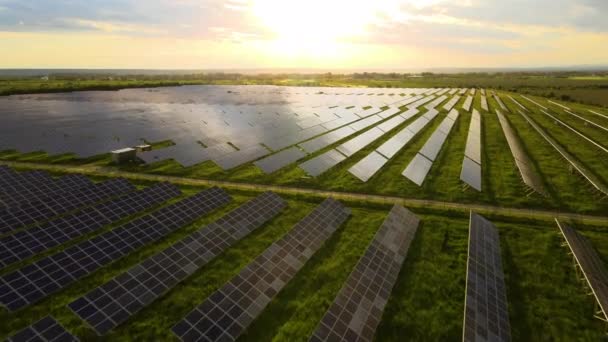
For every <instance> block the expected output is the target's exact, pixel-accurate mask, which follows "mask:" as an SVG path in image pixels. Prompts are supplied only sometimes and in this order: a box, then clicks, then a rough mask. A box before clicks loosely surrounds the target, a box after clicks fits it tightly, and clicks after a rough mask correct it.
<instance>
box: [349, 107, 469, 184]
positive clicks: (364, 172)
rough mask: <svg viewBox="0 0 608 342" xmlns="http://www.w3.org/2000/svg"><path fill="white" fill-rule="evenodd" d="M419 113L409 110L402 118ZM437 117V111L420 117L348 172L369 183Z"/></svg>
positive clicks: (430, 111) (431, 111)
mask: <svg viewBox="0 0 608 342" xmlns="http://www.w3.org/2000/svg"><path fill="white" fill-rule="evenodd" d="M417 113H418V110H416V109H413V110H408V111H407V112H404V113H402V114H401V116H400V117H401V118H402V119H403V120H404V121H405V120H407V119H409V118H411V117H413V116H415V115H416V114H417ZM456 114H457V112H456ZM437 115H438V112H437V111H436V110H434V109H431V110H429V111H428V112H427V113H425V115H423V116H421V117H419V118H418V119H416V120H415V121H414V122H412V123H411V124H410V125H408V126H407V127H405V128H403V129H402V130H401V131H399V132H398V133H397V134H395V135H394V136H392V137H391V138H389V139H388V140H387V141H385V142H384V143H383V144H382V145H380V146H379V147H378V148H377V149H376V150H375V151H373V152H371V153H370V154H368V155H367V156H366V157H364V158H363V159H361V160H360V161H358V162H357V163H356V164H355V165H353V166H352V167H351V168H350V169H349V170H348V172H350V173H351V174H352V175H353V176H355V177H357V178H359V179H360V180H361V181H363V182H367V181H368V180H369V179H370V178H371V177H372V176H373V175H375V174H376V173H377V172H378V171H379V170H380V169H381V168H382V167H383V166H384V165H385V164H386V163H388V161H389V160H390V159H391V158H392V157H393V156H394V155H395V154H397V153H398V152H399V151H400V150H401V149H403V147H405V145H407V143H408V142H410V141H411V140H412V139H413V138H414V137H415V136H416V135H417V134H418V133H419V132H420V131H421V130H422V129H423V128H424V127H426V125H428V123H429V122H431V120H433V119H434V118H435V117H436V116H437ZM451 118H452V119H453V120H455V117H454V115H451ZM450 128H451V126H450ZM427 171H428V170H427Z"/></svg>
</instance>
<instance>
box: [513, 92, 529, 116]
mask: <svg viewBox="0 0 608 342" xmlns="http://www.w3.org/2000/svg"><path fill="white" fill-rule="evenodd" d="M509 98H510V99H511V101H513V103H515V104H516V105H517V106H518V107H519V108H520V109H521V110H523V111H525V112H527V111H528V109H527V108H526V107H524V106H523V105H522V104H521V103H519V101H517V100H516V99H515V98H514V97H513V96H511V95H509Z"/></svg>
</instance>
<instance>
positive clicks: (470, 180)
mask: <svg viewBox="0 0 608 342" xmlns="http://www.w3.org/2000/svg"><path fill="white" fill-rule="evenodd" d="M460 180H462V181H463V182H465V183H466V184H468V185H469V186H471V187H472V188H473V189H475V190H477V191H481V115H479V112H478V111H477V110H476V109H473V114H472V115H471V123H470V126H469V135H468V136H467V144H466V147H465V150H464V159H463V160H462V170H461V172H460Z"/></svg>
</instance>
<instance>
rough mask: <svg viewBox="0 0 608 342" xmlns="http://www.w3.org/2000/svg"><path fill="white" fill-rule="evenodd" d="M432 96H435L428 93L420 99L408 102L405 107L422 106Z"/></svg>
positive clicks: (431, 98)
mask: <svg viewBox="0 0 608 342" xmlns="http://www.w3.org/2000/svg"><path fill="white" fill-rule="evenodd" d="M434 98H435V96H433V95H429V96H426V97H423V98H421V99H420V100H418V101H416V102H413V103H410V104H408V105H407V108H418V107H420V106H423V105H424V104H426V103H428V102H430V101H432V100H433V99H434Z"/></svg>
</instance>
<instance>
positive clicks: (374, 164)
mask: <svg viewBox="0 0 608 342" xmlns="http://www.w3.org/2000/svg"><path fill="white" fill-rule="evenodd" d="M387 162H388V159H386V158H385V157H384V156H382V155H381V154H380V153H377V152H376V151H372V152H371V153H370V154H368V155H367V156H365V158H363V159H361V160H360V161H359V162H357V163H356V164H355V165H353V166H352V167H351V168H350V169H348V172H350V173H351V174H352V175H353V176H355V177H357V178H359V179H360V180H361V181H362V182H367V181H368V180H369V179H370V178H371V177H372V176H373V175H374V174H376V172H378V170H380V169H381V168H382V167H383V166H384V164H386V163H387Z"/></svg>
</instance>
